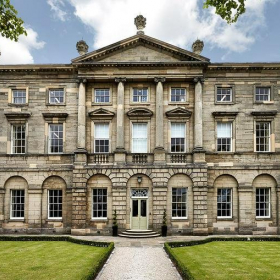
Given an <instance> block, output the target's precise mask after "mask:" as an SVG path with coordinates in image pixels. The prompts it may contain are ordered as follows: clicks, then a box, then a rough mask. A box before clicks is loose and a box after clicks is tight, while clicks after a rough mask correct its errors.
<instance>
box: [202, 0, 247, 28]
mask: <svg viewBox="0 0 280 280" xmlns="http://www.w3.org/2000/svg"><path fill="white" fill-rule="evenodd" d="M245 1H246V0H206V1H205V3H204V6H203V7H204V8H209V6H212V7H214V8H215V9H216V14H218V15H220V16H221V18H222V19H224V20H226V21H227V23H229V24H230V23H234V22H236V21H237V19H238V17H239V16H240V15H242V14H244V13H245V11H246V8H245Z"/></svg>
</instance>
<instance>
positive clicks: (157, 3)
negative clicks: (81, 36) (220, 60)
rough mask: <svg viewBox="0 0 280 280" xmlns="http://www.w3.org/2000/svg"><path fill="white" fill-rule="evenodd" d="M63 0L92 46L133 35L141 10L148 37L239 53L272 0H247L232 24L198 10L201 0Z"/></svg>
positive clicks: (251, 38) (251, 40)
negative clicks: (198, 42) (198, 43)
mask: <svg viewBox="0 0 280 280" xmlns="http://www.w3.org/2000/svg"><path fill="white" fill-rule="evenodd" d="M49 1H50V0H49ZM60 1H61V0H60ZM64 1H68V2H70V4H71V5H72V6H73V7H74V8H75V15H76V16H77V17H78V18H80V20H81V21H82V22H83V23H84V24H86V25H87V26H90V27H91V28H93V29H94V31H95V37H94V39H95V42H94V46H93V47H94V48H100V47H103V46H106V45H108V44H110V43H114V42H116V41H118V40H121V39H124V38H126V37H129V36H132V35H134V34H136V28H135V26H134V24H133V20H134V18H135V16H137V15H138V14H140V13H141V14H143V15H144V16H145V17H146V18H147V27H146V29H145V34H147V35H149V36H152V37H155V38H158V39H160V40H163V41H166V42H169V43H171V44H175V45H177V46H180V47H183V48H188V49H190V48H191V44H192V42H193V41H195V40H196V39H197V38H199V39H202V40H204V43H205V44H206V45H207V44H208V47H209V46H210V47H218V48H221V49H224V50H225V51H226V52H243V51H245V50H247V49H248V48H249V47H250V46H251V45H252V44H253V43H254V41H255V38H256V36H257V33H258V30H259V29H260V28H261V27H262V26H263V25H264V23H265V18H264V7H265V6H266V5H267V3H268V2H273V1H276V0H247V1H246V5H247V11H246V13H245V15H243V16H242V17H240V19H239V21H238V23H237V24H232V25H228V24H227V23H225V22H224V21H223V20H222V19H221V18H220V17H219V16H217V15H216V14H215V13H214V9H207V10H201V8H200V7H201V5H202V1H201V0H176V1H170V0H152V1H150V0H141V1H139V0H64Z"/></svg>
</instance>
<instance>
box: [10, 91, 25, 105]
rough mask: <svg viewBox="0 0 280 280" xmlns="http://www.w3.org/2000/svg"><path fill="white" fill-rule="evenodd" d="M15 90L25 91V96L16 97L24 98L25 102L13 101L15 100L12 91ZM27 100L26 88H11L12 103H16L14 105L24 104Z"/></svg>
mask: <svg viewBox="0 0 280 280" xmlns="http://www.w3.org/2000/svg"><path fill="white" fill-rule="evenodd" d="M15 92H21V93H22V92H24V93H25V97H17V98H21V99H25V102H21V103H16V102H14V101H15V97H14V93H15ZM27 100H28V97H27V90H26V89H23V88H13V89H12V103H13V104H16V105H22V104H23V105H24V104H27Z"/></svg>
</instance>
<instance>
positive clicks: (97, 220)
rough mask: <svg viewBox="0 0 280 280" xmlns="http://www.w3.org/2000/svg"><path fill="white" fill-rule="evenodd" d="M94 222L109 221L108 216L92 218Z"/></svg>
mask: <svg viewBox="0 0 280 280" xmlns="http://www.w3.org/2000/svg"><path fill="white" fill-rule="evenodd" d="M91 221H92V222H107V221H108V218H92V219H91Z"/></svg>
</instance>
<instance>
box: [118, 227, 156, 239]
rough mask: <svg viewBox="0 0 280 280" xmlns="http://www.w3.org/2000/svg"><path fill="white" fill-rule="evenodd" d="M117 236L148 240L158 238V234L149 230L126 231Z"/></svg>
mask: <svg viewBox="0 0 280 280" xmlns="http://www.w3.org/2000/svg"><path fill="white" fill-rule="evenodd" d="M119 236H120V237H127V238H150V237H159V236H160V234H159V233H157V232H155V231H152V230H150V229H146V230H138V229H137V230H136V229H128V230H126V231H123V232H121V233H120V234H119Z"/></svg>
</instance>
